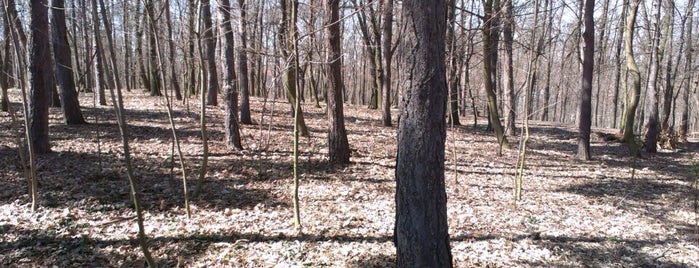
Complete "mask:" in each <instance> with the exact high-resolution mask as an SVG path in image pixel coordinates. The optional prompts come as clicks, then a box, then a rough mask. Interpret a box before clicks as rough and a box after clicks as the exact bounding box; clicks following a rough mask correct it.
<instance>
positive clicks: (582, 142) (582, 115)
mask: <svg viewBox="0 0 699 268" xmlns="http://www.w3.org/2000/svg"><path fill="white" fill-rule="evenodd" d="M594 10H595V0H585V15H584V21H585V32H584V33H583V41H584V44H585V46H584V48H583V67H582V80H581V83H580V84H581V86H582V88H581V90H580V106H579V108H578V159H581V160H590V158H591V153H590V126H591V125H592V118H591V117H592V99H591V98H592V75H593V72H594V68H595V58H594V57H595V24H594V16H593V15H594V14H593V13H594ZM598 97H599V95H598Z"/></svg>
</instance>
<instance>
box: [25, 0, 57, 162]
mask: <svg viewBox="0 0 699 268" xmlns="http://www.w3.org/2000/svg"><path fill="white" fill-rule="evenodd" d="M29 8H30V10H31V15H30V16H31V22H30V27H29V29H30V33H31V39H30V47H29V48H30V52H29V53H30V54H29V60H30V63H29V72H30V74H31V78H30V81H29V83H30V87H31V88H30V92H29V131H30V132H31V143H32V145H33V147H34V152H36V153H40V154H41V153H48V152H51V145H50V144H49V101H50V97H51V96H50V95H51V88H50V86H51V81H49V80H50V79H51V77H53V70H52V69H51V47H50V43H49V33H48V30H49V20H48V19H49V14H48V3H47V1H46V0H31V1H30V2H29Z"/></svg>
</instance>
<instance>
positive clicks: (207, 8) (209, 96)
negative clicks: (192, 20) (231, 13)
mask: <svg viewBox="0 0 699 268" xmlns="http://www.w3.org/2000/svg"><path fill="white" fill-rule="evenodd" d="M201 14H202V16H201V17H202V18H201V19H202V21H203V22H204V43H205V44H206V63H207V67H208V70H207V73H208V75H209V76H208V78H207V79H208V83H207V84H208V85H209V88H208V89H207V91H206V105H212V106H216V105H218V72H217V71H216V38H214V26H213V23H212V21H211V5H210V3H209V0H202V1H201Z"/></svg>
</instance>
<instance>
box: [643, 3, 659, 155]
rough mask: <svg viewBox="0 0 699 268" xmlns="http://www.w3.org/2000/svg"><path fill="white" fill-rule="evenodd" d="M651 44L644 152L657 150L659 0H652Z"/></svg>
mask: <svg viewBox="0 0 699 268" xmlns="http://www.w3.org/2000/svg"><path fill="white" fill-rule="evenodd" d="M653 6H654V11H653V12H654V14H653V33H654V35H653V41H652V43H653V45H652V46H651V50H652V51H651V59H650V61H651V63H650V71H649V74H648V102H647V103H646V113H647V117H648V118H647V120H646V126H645V132H646V133H645V147H646V152H648V153H655V152H657V151H658V148H657V144H658V91H659V90H658V72H659V69H660V59H659V57H660V54H659V50H660V49H659V45H660V36H661V35H660V10H661V0H655V1H653Z"/></svg>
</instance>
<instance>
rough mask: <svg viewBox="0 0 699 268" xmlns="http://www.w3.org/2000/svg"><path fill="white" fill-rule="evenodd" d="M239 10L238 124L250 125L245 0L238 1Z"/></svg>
mask: <svg viewBox="0 0 699 268" xmlns="http://www.w3.org/2000/svg"><path fill="white" fill-rule="evenodd" d="M238 7H239V8H240V22H239V23H238V29H239V31H240V47H239V48H238V72H239V73H240V74H239V75H238V79H239V84H240V123H242V124H252V119H251V118H250V85H249V84H250V83H248V82H249V81H248V54H247V53H248V52H247V39H248V37H247V21H246V19H247V17H246V14H247V12H246V9H247V5H246V4H245V0H238Z"/></svg>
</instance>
